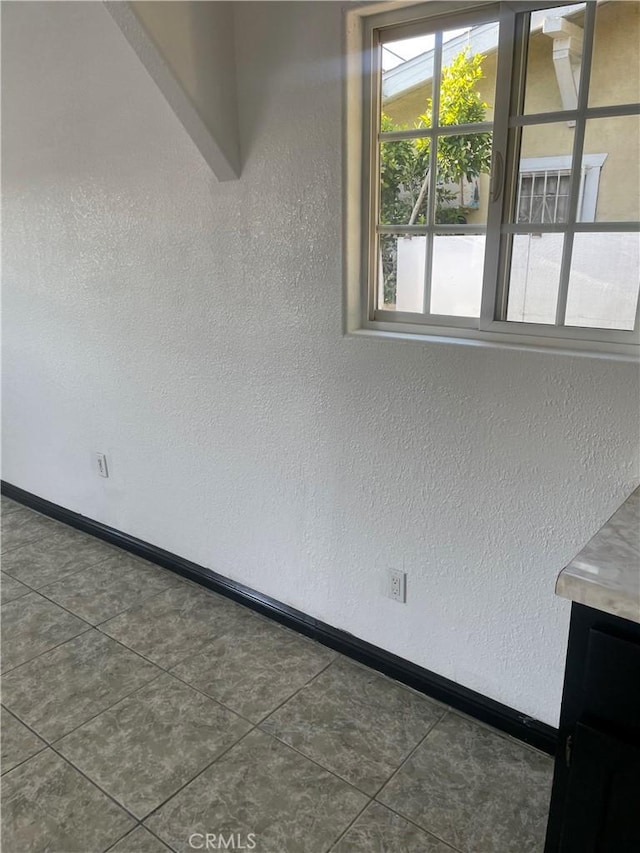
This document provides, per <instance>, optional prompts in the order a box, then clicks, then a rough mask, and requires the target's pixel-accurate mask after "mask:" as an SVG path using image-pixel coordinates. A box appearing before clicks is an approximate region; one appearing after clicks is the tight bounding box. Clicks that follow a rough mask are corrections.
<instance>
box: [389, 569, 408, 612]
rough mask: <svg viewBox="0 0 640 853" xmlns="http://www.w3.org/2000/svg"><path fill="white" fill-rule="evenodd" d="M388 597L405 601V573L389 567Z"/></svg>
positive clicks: (403, 602)
mask: <svg viewBox="0 0 640 853" xmlns="http://www.w3.org/2000/svg"><path fill="white" fill-rule="evenodd" d="M389 598H392V599H393V600H394V601H399V602H401V603H402V604H405V603H406V601H407V573H406V572H401V571H400V569H389Z"/></svg>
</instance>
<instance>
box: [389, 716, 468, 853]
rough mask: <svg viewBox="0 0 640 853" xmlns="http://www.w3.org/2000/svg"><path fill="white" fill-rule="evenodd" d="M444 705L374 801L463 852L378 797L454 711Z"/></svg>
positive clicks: (450, 846) (457, 851) (459, 852)
mask: <svg viewBox="0 0 640 853" xmlns="http://www.w3.org/2000/svg"><path fill="white" fill-rule="evenodd" d="M442 707H444V709H445V710H444V713H443V714H442V716H441V717H440V718H439V719H437V720H436V721H435V723H432V724H431V726H429V729H428V731H427V732H426V734H425V735H424V737H423V738H422V739H421V740H420V742H419V743H417V744H416V745H415V746H414V748H413V749H412V750H411V752H409V754H408V755H406V756H405V758H404V759H403V760H402V762H401V763H400V764H399V765H398V767H396V769H395V770H394V771H393V773H392V774H391V776H389V778H388V779H387V781H386V782H385V783H384V784H382V785H381V786H380V788H379V789H378V790H377V791H376V793H375V794H374V795H373V800H374V802H376V803H379V805H381V806H384V808H386V809H389V811H390V812H393V814H395V815H397V816H398V817H400V818H402V819H403V820H406V821H407V823H410V824H412V825H413V826H415V827H416V828H417V829H419V830H421V831H422V832H424V833H426V834H427V835H429V836H431V837H432V838H435V839H436V841H440V842H442V844H445V845H446V846H447V847H449V848H451V850H453V851H455V853H461V851H459V850H458V848H457V847H454V846H453V845H452V844H450V842H448V841H446V840H445V839H444V838H440V836H439V835H436V834H435V833H434V832H432V831H431V830H430V829H426V828H425V827H424V826H421V824H419V823H417V822H416V821H415V820H413V819H412V818H410V817H407V815H405V814H403V813H402V812H399V811H398V810H397V809H394V808H393V807H392V806H390V805H389V804H388V803H384V802H383V801H382V800H379V799H378V796H379V795H380V793H381V792H382V790H383V789H384V788H386V787H387V785H389V784H390V783H391V781H392V780H393V779H394V778H395V777H396V776H397V775H398V773H399V772H400V771H401V770H402V768H403V767H404V766H405V764H406V763H407V762H408V761H409V760H410V759H411V757H412V756H413V755H415V753H416V752H417V751H418V750H419V749H420V747H421V746H422V745H423V744H424V743H425V741H426V740H427V738H428V737H429V735H430V734H431V733H432V732H433V731H434V730H435V729H436V728H437V727H438V726H439V725H440V723H442V722H443V720H444V719H445V718H446V717H448V716H449V714H451V713H453V711H452V709H451V708H449V707H446V706H442Z"/></svg>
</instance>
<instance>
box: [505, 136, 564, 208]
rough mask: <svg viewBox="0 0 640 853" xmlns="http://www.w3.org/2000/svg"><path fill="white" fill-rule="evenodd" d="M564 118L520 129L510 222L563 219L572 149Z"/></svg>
mask: <svg viewBox="0 0 640 853" xmlns="http://www.w3.org/2000/svg"><path fill="white" fill-rule="evenodd" d="M573 134H574V131H573V129H572V128H569V127H567V123H566V122H550V123H549V124H536V125H531V126H530V127H524V128H523V129H522V139H521V146H520V165H519V170H518V180H517V184H516V187H515V199H514V213H513V217H512V221H513V222H531V223H547V224H549V223H554V222H566V221H567V217H568V213H569V184H570V174H571V163H572V156H571V152H572V151H573Z"/></svg>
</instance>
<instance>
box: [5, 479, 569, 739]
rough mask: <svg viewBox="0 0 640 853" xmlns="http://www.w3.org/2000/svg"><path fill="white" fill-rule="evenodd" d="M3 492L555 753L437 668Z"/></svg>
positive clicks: (509, 711)
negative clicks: (443, 675)
mask: <svg viewBox="0 0 640 853" xmlns="http://www.w3.org/2000/svg"><path fill="white" fill-rule="evenodd" d="M2 494H3V495H6V496H7V497H9V498H12V499H13V500H15V501H18V502H19V503H21V504H24V505H25V506H27V507H30V508H31V509H34V510H36V511H37V512H40V513H42V514H43V515H47V516H50V517H51V518H55V519H57V520H58V521H61V522H63V523H64V524H68V525H69V526H70V527H75V528H77V529H78V530H82V531H84V532H85V533H89V534H91V535H92V536H96V537H98V538H99V539H104V540H105V541H106V542H109V543H111V544H112V545H116V546H117V547H119V548H122V549H123V550H125V551H129V552H130V553H132V554H136V555H137V556H138V557H143V558H144V559H146V560H149V561H150V562H151V563H156V564H157V565H159V566H163V568H165V569H170V570H171V571H173V572H177V573H178V574H179V575H182V576H183V577H186V578H189V579H190V580H192V581H196V582H197V583H200V584H202V585H203V586H206V587H208V589H211V590H213V591H214V592H217V593H220V595H224V596H226V597H227V598H231V599H233V600H234V601H237V602H238V603H239V604H243V605H245V607H250V608H251V609H252V610H255V611H257V612H258V613H261V614H262V615H264V616H268V617H270V618H271V619H273V620H275V621H276V622H280V623H281V624H283V625H286V626H287V627H288V628H292V629H293V630H294V631H298V633H300V634H304V635H305V636H307V637H311V638H312V639H314V640H317V641H318V642H320V643H322V644H323V645H325V646H328V647H329V648H332V649H335V650H336V651H338V652H341V653H342V654H343V655H346V656H347V657H350V658H353V659H354V660H357V661H360V663H363V664H366V665H367V666H369V667H371V668H372V669H375V670H377V671H378V672H382V673H384V674H385V675H388V676H389V677H390V678H393V679H395V680H396V681H400V682H401V683H402V684H406V685H408V686H409V687H412V688H413V689H414V690H418V691H419V692H420V693H424V694H425V696H430V697H431V698H433V699H436V700H438V701H439V702H443V703H444V704H446V705H450V706H451V707H452V708H455V709H456V710H457V711H462V712H463V713H465V714H468V715H469V716H470V717H474V718H475V719H477V720H480V721H481V722H483V723H487V724H489V725H491V726H494V727H495V728H496V729H499V730H500V731H502V732H505V733H506V734H509V735H511V736H513V737H515V738H518V740H521V741H524V742H525V743H528V744H530V745H531V746H534V747H536V748H537V749H540V750H542V751H543V752H546V753H548V754H549V755H553V754H555V750H556V743H557V736H558V733H557V730H556V729H554V728H553V727H552V726H549V725H547V724H546V723H541V722H539V721H538V720H534V719H533V718H531V717H528V716H526V715H525V714H521V713H519V712H518V711H515V710H514V709H513V708H509V707H508V706H506V705H502V704H501V703H500V702H495V701H494V700H493V699H489V698H488V697H486V696H483V695H482V694H480V693H476V692H475V691H473V690H469V689H468V688H467V687H463V686H462V685H461V684H456V682H455V681H450V680H449V679H448V678H443V677H442V676H441V675H437V674H436V673H435V672H430V671H429V670H428V669H423V668H422V667H420V666H417V665H416V664H414V663H411V662H410V661H406V660H404V659H403V658H400V657H398V656H397V655H394V654H391V652H387V651H385V650H384V649H380V648H378V647H377V646H374V645H371V643H367V642H365V641H364V640H360V639H358V637H354V636H353V635H352V634H348V633H347V632H346V631H341V630H339V629H338V628H333V627H332V626H331V625H328V624H327V623H326V622H321V621H320V620H319V619H314V618H313V617H311V616H307V615H306V613H302V612H301V611H299V610H296V609H295V608H293V607H289V606H288V605H287V604H283V603H282V602H281V601H276V599H274V598H271V597H270V596H268V595H263V594H262V593H261V592H256V590H254V589H250V588H249V587H247V586H244V585H243V584H241V583H237V582H236V581H233V580H230V579H229V578H226V577H224V576H223V575H219V574H217V572H213V571H211V570H210V569H205V568H203V567H202V566H198V565H197V564H196V563H192V562H191V561H190V560H185V559H184V558H183V557H178V556H176V555H175V554H171V553H169V551H164V550H163V549H162V548H158V547H156V546H155V545H150V544H149V543H148V542H143V541H142V540H140V539H136V537H135V536H130V535H129V534H128V533H121V532H120V531H119V530H115V529H114V528H113V527H108V526H107V525H106V524H102V523H101V522H99V521H93V520H92V519H91V518H87V517H86V516H84V515H80V514H79V513H77V512H72V511H71V510H69V509H65V508H64V507H61V506H58V505H57V504H54V503H51V501H48V500H45V499H44V498H40V497H38V496H37V495H33V494H31V493H30V492H25V491H24V490H23V489H20V488H18V487H17V486H13V485H11V484H10V483H6V482H4V481H2Z"/></svg>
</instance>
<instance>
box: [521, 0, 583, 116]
mask: <svg viewBox="0 0 640 853" xmlns="http://www.w3.org/2000/svg"><path fill="white" fill-rule="evenodd" d="M585 5H586V4H585V3H574V4H572V5H570V6H557V7H556V8H554V9H543V10H539V11H536V12H532V13H531V20H530V26H529V45H528V56H527V78H526V87H525V99H524V112H525V113H526V114H531V113H549V112H557V111H558V110H575V109H576V107H577V105H578V85H579V82H580V66H581V62H582V27H583V24H584V9H585Z"/></svg>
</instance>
